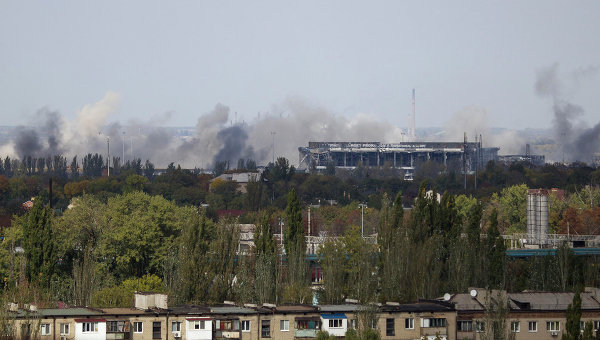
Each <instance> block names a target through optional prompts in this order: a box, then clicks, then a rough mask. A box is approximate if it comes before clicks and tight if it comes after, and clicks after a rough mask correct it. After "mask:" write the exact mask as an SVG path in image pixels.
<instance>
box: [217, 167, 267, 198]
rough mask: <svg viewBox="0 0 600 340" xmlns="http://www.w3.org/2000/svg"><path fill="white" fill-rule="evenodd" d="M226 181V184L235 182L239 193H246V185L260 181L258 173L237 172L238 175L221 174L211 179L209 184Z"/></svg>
mask: <svg viewBox="0 0 600 340" xmlns="http://www.w3.org/2000/svg"><path fill="white" fill-rule="evenodd" d="M218 180H221V181H226V182H236V183H237V184H238V187H237V190H238V191H240V192H241V193H244V194H245V193H246V192H247V187H248V183H250V182H256V181H259V180H260V173H259V172H239V173H227V174H222V175H220V176H217V177H215V178H213V179H212V180H211V181H210V183H211V184H212V183H214V182H215V181H218Z"/></svg>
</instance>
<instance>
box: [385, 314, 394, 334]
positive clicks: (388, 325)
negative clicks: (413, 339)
mask: <svg viewBox="0 0 600 340" xmlns="http://www.w3.org/2000/svg"><path fill="white" fill-rule="evenodd" d="M394 333H395V332H394V319H393V318H389V319H385V335H386V336H394Z"/></svg>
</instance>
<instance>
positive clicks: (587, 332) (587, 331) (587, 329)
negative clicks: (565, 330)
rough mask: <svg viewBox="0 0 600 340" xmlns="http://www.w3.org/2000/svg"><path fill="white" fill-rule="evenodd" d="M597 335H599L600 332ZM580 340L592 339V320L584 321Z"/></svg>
mask: <svg viewBox="0 0 600 340" xmlns="http://www.w3.org/2000/svg"><path fill="white" fill-rule="evenodd" d="M598 335H599V336H600V334H598ZM581 340H594V323H593V322H592V321H588V322H586V323H585V326H584V328H583V334H582V335H581Z"/></svg>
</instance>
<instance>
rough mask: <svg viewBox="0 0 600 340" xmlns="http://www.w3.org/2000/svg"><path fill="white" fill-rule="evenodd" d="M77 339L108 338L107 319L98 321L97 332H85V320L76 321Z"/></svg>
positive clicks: (102, 339)
mask: <svg viewBox="0 0 600 340" xmlns="http://www.w3.org/2000/svg"><path fill="white" fill-rule="evenodd" d="M75 339H77V340H106V321H99V322H98V331H97V332H87V333H84V332H83V322H77V323H75Z"/></svg>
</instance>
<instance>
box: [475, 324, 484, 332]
mask: <svg viewBox="0 0 600 340" xmlns="http://www.w3.org/2000/svg"><path fill="white" fill-rule="evenodd" d="M475 331H476V332H477V333H481V332H485V322H483V321H476V322H475Z"/></svg>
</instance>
